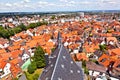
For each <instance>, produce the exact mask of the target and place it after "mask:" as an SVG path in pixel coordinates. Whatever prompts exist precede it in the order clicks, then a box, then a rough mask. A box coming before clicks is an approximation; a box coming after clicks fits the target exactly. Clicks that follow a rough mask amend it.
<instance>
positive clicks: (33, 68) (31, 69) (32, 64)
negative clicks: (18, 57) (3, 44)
mask: <svg viewBox="0 0 120 80" xmlns="http://www.w3.org/2000/svg"><path fill="white" fill-rule="evenodd" d="M36 69H37V66H36V62H34V61H33V62H32V63H31V64H30V65H29V66H28V72H29V73H30V74H32V73H34V72H35V70H36Z"/></svg>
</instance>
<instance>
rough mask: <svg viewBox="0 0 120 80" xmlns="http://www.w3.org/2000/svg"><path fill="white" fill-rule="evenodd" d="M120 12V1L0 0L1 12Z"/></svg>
mask: <svg viewBox="0 0 120 80" xmlns="http://www.w3.org/2000/svg"><path fill="white" fill-rule="evenodd" d="M81 10H120V0H0V12H46V11H81Z"/></svg>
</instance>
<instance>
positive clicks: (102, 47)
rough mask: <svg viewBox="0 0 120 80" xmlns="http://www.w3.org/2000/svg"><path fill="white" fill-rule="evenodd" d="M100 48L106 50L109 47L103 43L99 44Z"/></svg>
mask: <svg viewBox="0 0 120 80" xmlns="http://www.w3.org/2000/svg"><path fill="white" fill-rule="evenodd" d="M99 48H100V50H101V51H105V50H106V48H107V47H106V45H105V44H103V45H99Z"/></svg>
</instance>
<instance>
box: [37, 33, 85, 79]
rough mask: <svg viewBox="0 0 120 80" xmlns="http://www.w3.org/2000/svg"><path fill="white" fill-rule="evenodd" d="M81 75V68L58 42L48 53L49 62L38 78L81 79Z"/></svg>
mask: <svg viewBox="0 0 120 80" xmlns="http://www.w3.org/2000/svg"><path fill="white" fill-rule="evenodd" d="M59 35H60V34H59ZM58 40H61V38H58ZM83 75H84V73H83V71H82V68H80V67H78V66H77V64H76V63H75V62H74V61H73V60H72V58H71V57H70V54H69V52H68V51H67V50H66V49H65V47H64V46H63V45H62V43H61V42H60V43H59V46H58V47H57V48H56V49H55V51H54V52H53V53H52V54H51V55H50V57H49V64H48V66H46V67H45V68H44V70H43V72H42V74H41V75H40V77H39V79H38V80H83V77H84V76H83Z"/></svg>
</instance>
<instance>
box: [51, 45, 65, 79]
mask: <svg viewBox="0 0 120 80" xmlns="http://www.w3.org/2000/svg"><path fill="white" fill-rule="evenodd" d="M62 46H63V45H61V46H60V51H59V53H58V58H57V60H56V63H55V67H54V70H53V74H52V77H51V80H53V76H54V73H55V69H56V66H57V63H58V60H59V57H60V53H61V51H62Z"/></svg>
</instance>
